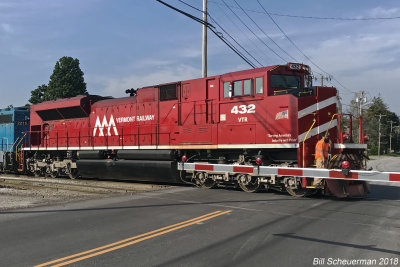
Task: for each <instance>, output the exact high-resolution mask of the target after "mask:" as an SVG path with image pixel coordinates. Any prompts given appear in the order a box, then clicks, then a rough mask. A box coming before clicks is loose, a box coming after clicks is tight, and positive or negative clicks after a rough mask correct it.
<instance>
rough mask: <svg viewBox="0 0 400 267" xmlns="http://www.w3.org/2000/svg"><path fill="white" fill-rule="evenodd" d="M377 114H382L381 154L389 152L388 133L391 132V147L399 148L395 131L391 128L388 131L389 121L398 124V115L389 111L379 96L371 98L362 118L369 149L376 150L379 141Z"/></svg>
mask: <svg viewBox="0 0 400 267" xmlns="http://www.w3.org/2000/svg"><path fill="white" fill-rule="evenodd" d="M379 114H382V119H381V154H383V153H384V152H386V153H388V152H389V146H390V145H389V144H390V134H392V137H393V138H392V149H394V150H397V149H399V144H398V143H397V138H395V132H394V131H393V129H392V133H390V131H391V129H390V121H392V122H393V126H396V125H400V124H399V123H400V120H399V117H398V116H397V115H396V113H394V112H392V111H390V110H389V109H388V106H387V105H386V104H385V103H384V102H383V99H382V98H381V97H374V98H373V99H372V105H371V106H370V107H369V108H368V109H367V110H366V112H365V114H364V118H363V122H364V131H365V132H366V133H367V134H368V135H369V137H370V141H369V142H368V145H369V147H370V148H371V151H373V152H375V151H376V153H377V152H378V142H379V118H378V116H379Z"/></svg>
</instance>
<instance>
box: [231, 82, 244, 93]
mask: <svg viewBox="0 0 400 267" xmlns="http://www.w3.org/2000/svg"><path fill="white" fill-rule="evenodd" d="M241 95H243V93H242V81H234V82H233V96H241Z"/></svg>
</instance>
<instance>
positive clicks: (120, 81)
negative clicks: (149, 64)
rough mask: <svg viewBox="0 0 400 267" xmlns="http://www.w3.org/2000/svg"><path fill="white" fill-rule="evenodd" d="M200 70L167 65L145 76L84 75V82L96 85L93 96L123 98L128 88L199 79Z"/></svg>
mask: <svg viewBox="0 0 400 267" xmlns="http://www.w3.org/2000/svg"><path fill="white" fill-rule="evenodd" d="M200 75H201V70H199V69H196V68H194V67H192V66H189V65H185V64H180V65H169V66H167V67H165V68H163V69H161V70H157V71H154V72H150V71H149V72H148V74H145V75H138V74H133V75H128V76H124V77H104V76H95V75H93V76H91V75H90V74H89V75H86V81H87V83H88V87H89V88H90V86H91V83H93V84H97V85H98V87H99V88H98V89H96V90H95V92H90V93H95V94H101V95H111V96H115V97H117V96H124V95H125V90H126V89H129V88H140V87H144V86H151V85H156V84H161V83H168V82H175V81H181V80H187V79H193V78H194V77H199V76H200Z"/></svg>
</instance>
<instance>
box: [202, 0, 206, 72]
mask: <svg viewBox="0 0 400 267" xmlns="http://www.w3.org/2000/svg"><path fill="white" fill-rule="evenodd" d="M203 21H204V24H203V57H202V73H203V78H205V77H207V0H203Z"/></svg>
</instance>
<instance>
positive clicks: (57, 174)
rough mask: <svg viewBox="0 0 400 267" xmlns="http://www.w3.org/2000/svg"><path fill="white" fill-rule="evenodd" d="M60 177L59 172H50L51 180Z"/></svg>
mask: <svg viewBox="0 0 400 267" xmlns="http://www.w3.org/2000/svg"><path fill="white" fill-rule="evenodd" d="M59 176H60V172H59V171H58V170H56V171H53V172H50V177H51V178H57V177H59Z"/></svg>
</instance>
